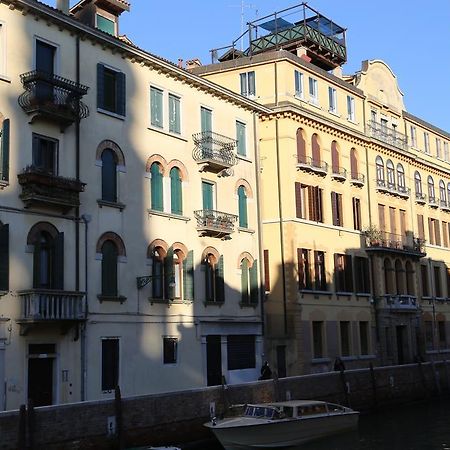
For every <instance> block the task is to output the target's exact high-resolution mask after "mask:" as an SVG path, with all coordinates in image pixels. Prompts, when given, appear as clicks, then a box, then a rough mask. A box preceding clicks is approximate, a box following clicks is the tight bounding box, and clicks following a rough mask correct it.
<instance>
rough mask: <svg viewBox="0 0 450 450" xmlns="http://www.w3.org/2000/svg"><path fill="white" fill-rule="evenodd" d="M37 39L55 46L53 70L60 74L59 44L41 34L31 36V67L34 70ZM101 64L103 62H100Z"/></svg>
mask: <svg viewBox="0 0 450 450" xmlns="http://www.w3.org/2000/svg"><path fill="white" fill-rule="evenodd" d="M37 41H41V42H43V43H44V44H48V45H51V46H52V47H55V59H54V61H53V71H54V73H55V75H60V73H61V72H60V70H61V47H60V45H59V44H57V43H56V42H53V41H49V40H48V39H45V38H43V37H41V36H38V35H36V34H35V35H34V36H33V69H34V70H36V46H37ZM100 64H103V63H100ZM103 65H104V66H105V67H108V68H109V66H107V65H106V64H103ZM112 70H115V71H116V72H120V71H119V70H117V69H112Z"/></svg>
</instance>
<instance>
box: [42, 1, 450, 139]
mask: <svg viewBox="0 0 450 450" xmlns="http://www.w3.org/2000/svg"><path fill="white" fill-rule="evenodd" d="M44 1H46V2H48V3H49V4H52V5H54V3H55V2H54V0H53V1H52V0H44ZM130 1H131V5H132V9H131V12H130V13H124V14H123V15H122V17H121V29H120V32H121V34H126V35H127V36H128V37H129V38H130V39H131V40H133V41H134V42H135V43H136V44H137V45H138V46H139V47H142V48H143V49H145V50H147V51H149V52H151V53H154V54H156V55H159V56H162V57H164V58H167V59H169V60H171V61H173V62H176V61H177V59H178V58H183V59H184V60H186V59H191V58H194V57H198V58H200V60H201V61H202V62H203V63H204V64H206V63H208V62H209V61H210V56H209V50H210V49H211V48H216V47H221V46H225V45H229V44H231V41H232V40H233V39H235V38H236V37H238V36H239V34H240V30H241V8H240V5H241V0H190V1H185V0H170V1H168V0H166V1H153V0H130ZM74 3H76V1H75V0H72V1H71V5H73V4H74ZM298 3H300V2H296V1H295V0H246V1H245V4H246V5H250V4H251V6H250V7H246V8H245V22H247V21H251V20H254V19H256V18H257V17H262V16H264V15H267V14H270V13H272V12H274V11H279V10H281V9H284V8H288V7H290V6H294V5H296V4H298ZM308 5H309V6H311V7H312V8H314V9H317V10H318V11H320V12H321V13H322V14H323V15H325V16H327V17H328V18H330V19H332V20H334V21H335V22H336V23H338V24H339V25H341V26H343V27H344V28H347V52H348V62H347V64H346V65H345V66H344V73H353V72H355V71H356V70H359V69H360V67H361V61H363V60H365V59H382V60H384V61H385V62H386V63H387V64H388V65H389V66H390V67H391V69H392V70H393V71H394V73H395V74H396V75H397V78H398V82H399V85H400V89H401V90H402V91H403V93H404V102H405V106H406V109H407V110H408V111H409V112H410V113H412V114H414V115H416V116H418V117H421V118H422V119H424V120H426V121H428V122H431V123H432V124H434V125H436V126H438V127H441V128H443V129H444V130H446V131H449V132H450V113H449V110H450V107H449V106H450V48H449V47H450V46H449V44H450V2H449V0H431V1H430V2H424V1H418V0H376V1H374V0H346V1H336V0H331V1H330V0H311V1H309V2H308ZM256 10H257V14H258V16H256Z"/></svg>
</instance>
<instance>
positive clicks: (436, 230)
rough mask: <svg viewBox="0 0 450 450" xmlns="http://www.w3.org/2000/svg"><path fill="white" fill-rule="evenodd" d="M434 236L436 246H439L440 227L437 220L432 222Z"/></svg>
mask: <svg viewBox="0 0 450 450" xmlns="http://www.w3.org/2000/svg"><path fill="white" fill-rule="evenodd" d="M434 235H435V242H436V245H441V227H440V226H439V220H438V219H436V220H435V221H434Z"/></svg>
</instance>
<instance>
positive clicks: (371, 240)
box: [366, 231, 425, 254]
mask: <svg viewBox="0 0 450 450" xmlns="http://www.w3.org/2000/svg"><path fill="white" fill-rule="evenodd" d="M424 244H425V241H424V240H423V239H420V238H416V237H414V235H413V234H412V233H409V232H408V233H406V234H405V235H401V234H395V233H389V232H387V231H378V232H377V233H374V234H373V235H371V234H367V235H366V248H371V249H374V248H377V249H378V248H379V249H395V250H403V251H406V252H412V253H418V254H423V253H424Z"/></svg>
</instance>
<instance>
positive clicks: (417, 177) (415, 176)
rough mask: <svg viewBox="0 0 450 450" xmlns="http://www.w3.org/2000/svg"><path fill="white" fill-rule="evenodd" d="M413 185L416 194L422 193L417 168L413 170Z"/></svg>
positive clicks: (420, 178) (420, 179)
mask: <svg viewBox="0 0 450 450" xmlns="http://www.w3.org/2000/svg"><path fill="white" fill-rule="evenodd" d="M414 186H415V188H416V195H422V177H421V176H420V173H419V172H418V171H417V170H416V171H415V172H414Z"/></svg>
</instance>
